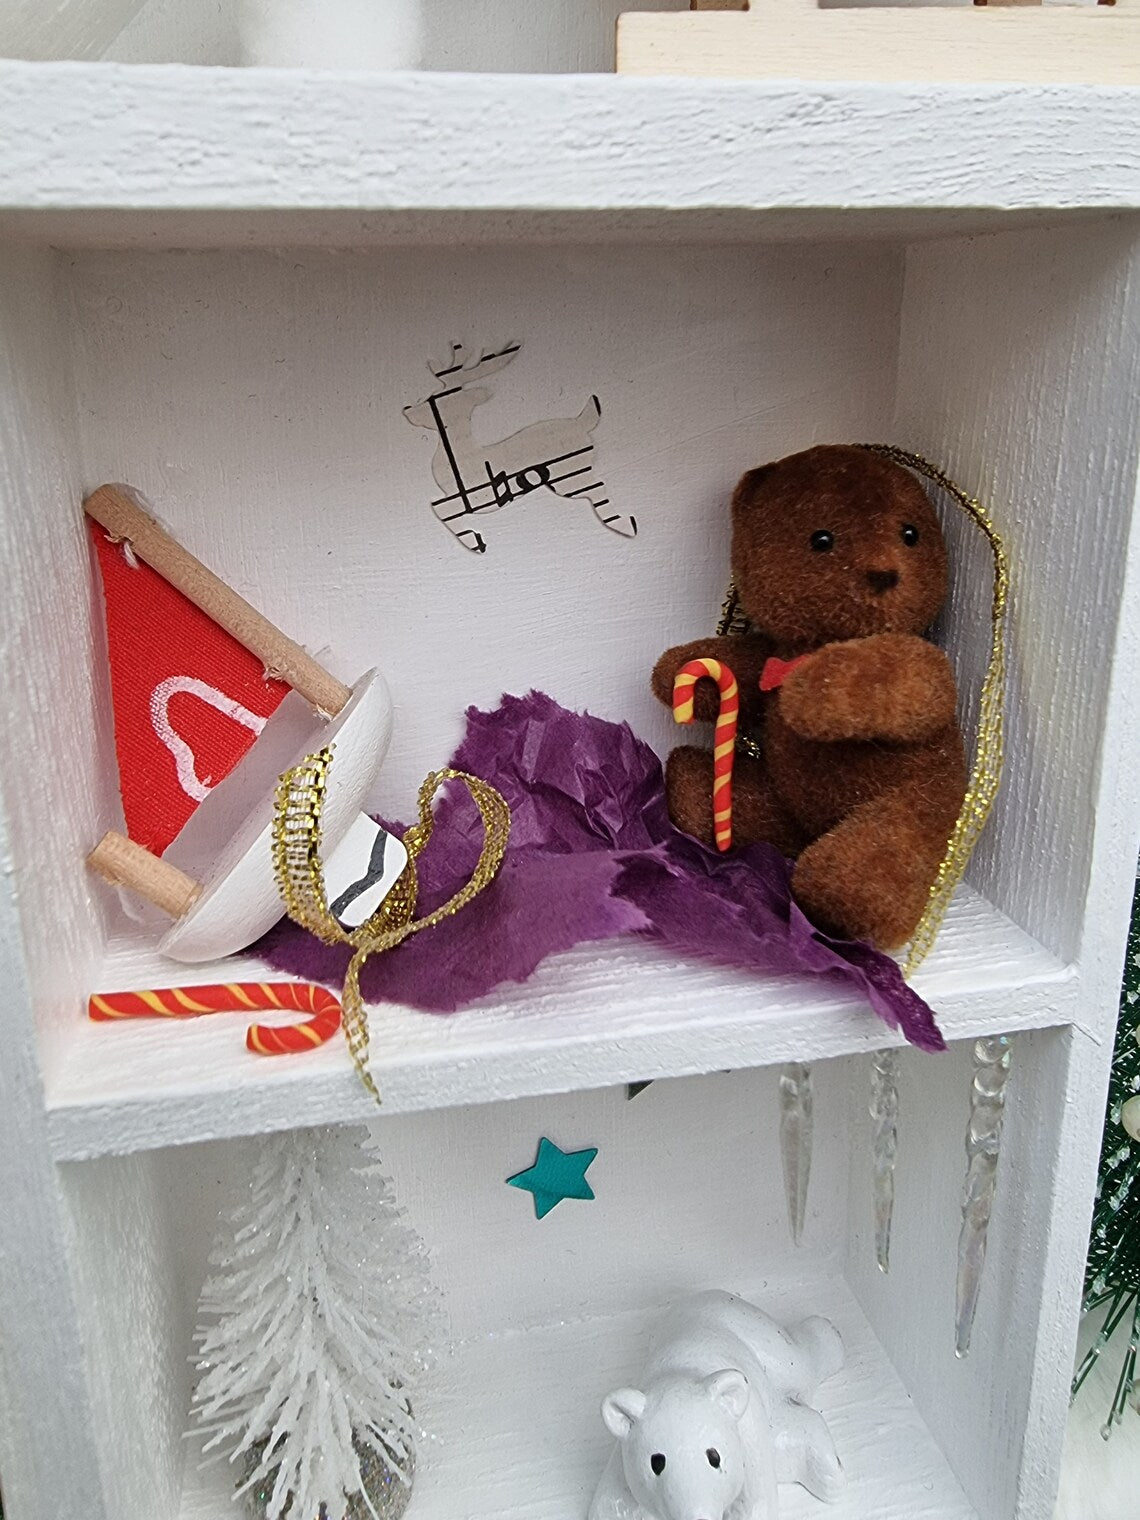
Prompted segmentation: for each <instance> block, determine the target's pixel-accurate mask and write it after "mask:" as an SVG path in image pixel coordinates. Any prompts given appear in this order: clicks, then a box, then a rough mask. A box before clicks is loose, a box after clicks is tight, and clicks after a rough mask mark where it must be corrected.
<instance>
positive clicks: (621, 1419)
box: [602, 1388, 646, 1441]
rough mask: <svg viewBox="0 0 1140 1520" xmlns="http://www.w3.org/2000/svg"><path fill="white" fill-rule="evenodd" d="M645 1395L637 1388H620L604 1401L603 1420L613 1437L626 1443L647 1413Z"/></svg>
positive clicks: (609, 1394) (608, 1395)
mask: <svg viewBox="0 0 1140 1520" xmlns="http://www.w3.org/2000/svg"><path fill="white" fill-rule="evenodd" d="M645 1404H646V1399H645V1395H644V1394H643V1393H641V1392H640V1391H639V1390H638V1389H636V1388H619V1389H618V1391H617V1392H616V1393H608V1394H607V1395H606V1397H605V1398H604V1399H603V1400H602V1419H603V1420H604V1421H605V1422H606V1429H607V1430H608V1431H609V1433H610V1435H611V1436H616V1437H617V1439H618V1440H619V1441H624V1440H625V1438H626V1436H628V1435H629V1433H630V1431H631V1430H632V1429H633V1427H634V1426H635V1425H636V1424H637V1422H638V1420H640V1419H641V1416H642V1415H643V1414H644V1413H645Z"/></svg>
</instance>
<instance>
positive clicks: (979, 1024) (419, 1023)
mask: <svg viewBox="0 0 1140 1520" xmlns="http://www.w3.org/2000/svg"><path fill="white" fill-rule="evenodd" d="M266 974H267V972H266V968H265V963H264V962H263V961H255V960H253V959H251V958H249V957H248V956H247V957H241V958H238V959H231V960H229V961H227V962H226V963H225V965H224V966H223V965H220V964H219V965H218V966H215V967H211V966H197V967H193V968H191V967H180V966H178V965H176V964H174V963H172V962H170V961H165V960H163V958H162V957H161V956H159V955H157V954H156V953H155V952H154V950H153V949H152V948H148V947H145V946H140V945H138V944H137V943H135V944H132V943H130V942H127V943H125V944H124V945H122V947H121V948H112V950H111V952H110V954H109V955H108V957H107V959H106V961H105V962H104V964H103V966H102V967H101V968H100V971H99V973H98V978H97V985H98V990H100V991H107V992H111V991H115V992H118V991H126V990H130V989H132V988H136V987H159V986H172V985H176V984H178V983H179V982H181V983H182V984H186V983H187V982H189V981H203V982H209V981H215V980H223V979H224V980H233V979H235V978H238V977H240V978H241V979H248V980H259V979H262V978H264V977H265V976H266ZM916 986H917V987H918V988H919V989H920V990H921V991H922V993H923V995H924V996H925V997H927V998H928V999H929V1000H930V1002H931V1003H932V1005H933V1006H934V1007H935V1008H936V1009H937V1011H938V1015H939V1019H940V1022H941V1025H942V1028H943V1031H944V1032H945V1034H946V1037H947V1038H948V1039H965V1038H969V1037H976V1036H977V1035H979V1034H981V1033H983V1032H984V1031H986V1030H988V1029H990V1028H991V1027H992V1020H993V1011H994V1006H995V1002H996V1003H1000V1006H1001V1008H1002V1020H1003V1028H1009V1029H1011V1030H1012V1029H1019V1028H1033V1027H1037V1026H1040V1025H1058V1024H1063V1023H1068V1022H1070V1021H1073V1022H1079V1021H1080V1019H1081V1015H1082V1008H1081V1003H1080V998H1079V995H1078V987H1077V982H1076V979H1075V977H1074V975H1073V974H1072V972H1071V970H1070V969H1069V968H1066V967H1064V966H1063V965H1061V964H1060V963H1059V962H1058V961H1056V960H1055V959H1054V958H1053V957H1051V956H1050V955H1048V954H1047V953H1046V952H1045V951H1043V950H1042V949H1041V948H1040V946H1039V945H1037V944H1036V943H1035V942H1034V941H1032V940H1031V939H1029V937H1028V936H1027V935H1025V934H1023V933H1022V932H1021V931H1020V930H1018V929H1016V928H1015V927H1014V926H1013V925H1012V924H1011V923H1010V922H1009V920H1008V919H1003V918H1001V916H1000V915H998V914H996V913H995V911H994V910H993V909H992V908H991V907H989V905H988V904H986V903H985V902H984V901H983V900H982V899H980V898H978V897H977V896H974V895H971V894H970V893H969V892H968V891H965V892H964V893H963V894H962V896H961V898H960V899H959V901H957V902H956V903H955V904H954V907H953V908H952V910H951V915H950V919H949V922H948V924H947V927H946V929H945V930H944V933H943V938H942V940H941V941H940V942H939V945H938V947H937V948H936V950H935V952H934V954H933V955H932V956H931V957H930V960H929V961H928V962H927V965H926V966H925V967H924V968H923V970H922V972H921V973H920V975H919V978H917V979H916ZM92 990H95V988H94V987H93V988H92ZM245 1022H246V1021H245V1020H243V1018H242V1017H241V1015H240V1014H235V1015H233V1016H227V1015H220V1016H218V1017H217V1018H209V1019H195V1020H188V1021H186V1022H185V1023H179V1024H171V1023H170V1022H168V1021H166V1020H153V1021H151V1020H138V1021H132V1022H130V1023H125V1022H124V1023H119V1024H113V1025H108V1024H90V1023H82V1024H80V1025H79V1026H78V1027H76V1028H75V1029H74V1030H73V1033H72V1037H71V1040H70V1042H69V1046H68V1050H67V1053H66V1056H65V1058H64V1060H63V1062H62V1063H61V1065H60V1067H59V1068H58V1070H57V1071H56V1072H55V1074H54V1077H53V1080H52V1081H51V1083H50V1086H49V1089H48V1095H47V1104H48V1124H49V1127H50V1132H51V1137H52V1148H53V1151H54V1153H55V1154H56V1156H57V1157H59V1158H61V1159H75V1158H81V1157H87V1156H98V1155H102V1154H105V1153H120V1152H130V1151H134V1150H138V1149H140V1148H143V1147H153V1146H160V1145H169V1144H172V1143H176V1142H185V1141H191V1140H203V1139H210V1138H212V1137H214V1136H220V1135H234V1134H251V1133H256V1132H257V1131H260V1130H273V1129H285V1128H288V1127H290V1126H291V1125H294V1124H316V1123H319V1122H320V1120H321V1119H322V1117H323V1116H325V1115H327V1114H329V1113H336V1114H339V1115H341V1116H343V1117H345V1118H349V1117H356V1118H367V1117H368V1116H369V1115H370V1114H371V1113H372V1111H373V1110H372V1100H371V1098H370V1097H369V1095H368V1094H367V1092H365V1090H364V1089H363V1087H362V1086H361V1084H360V1081H359V1079H358V1077H357V1076H356V1073H355V1071H354V1070H353V1068H352V1064H351V1061H350V1059H349V1056H348V1052H347V1050H346V1049H345V1048H344V1044H343V1042H342V1041H341V1039H340V1038H339V1037H338V1038H337V1039H336V1040H334V1041H332V1042H331V1043H330V1044H328V1045H326V1046H323V1047H322V1048H321V1049H319V1050H315V1051H313V1052H312V1053H306V1055H305V1056H304V1058H303V1059H301V1058H297V1059H290V1060H284V1059H282V1060H267V1059H265V1058H263V1057H257V1056H254V1055H251V1054H250V1053H249V1051H247V1050H246V1049H245V1045H244V1038H243V1032H244V1028H245ZM371 1024H372V1031H373V1043H372V1063H371V1065H372V1072H373V1075H374V1077H375V1079H376V1082H377V1084H378V1086H379V1087H380V1089H381V1092H382V1094H383V1102H384V1109H385V1111H386V1112H391V1113H407V1112H414V1111H416V1110H418V1109H430V1108H445V1107H452V1106H457V1105H462V1104H468V1103H486V1102H491V1101H497V1100H502V1099H509V1098H519V1097H525V1096H529V1095H531V1094H535V1093H556V1092H564V1091H567V1090H571V1089H577V1088H596V1087H607V1086H612V1085H614V1084H616V1083H621V1082H627V1081H638V1080H646V1079H649V1078H653V1077H665V1076H678V1075H682V1074H689V1073H699V1072H705V1071H717V1070H721V1069H725V1068H728V1067H744V1066H768V1065H773V1064H777V1063H779V1062H781V1061H787V1060H804V1059H818V1058H822V1057H826V1056H832V1055H839V1054H843V1053H845V1052H848V1051H870V1050H874V1049H876V1048H878V1047H879V1046H881V1045H891V1044H897V1043H899V1039H900V1037H899V1036H898V1035H897V1034H895V1033H893V1032H892V1031H890V1030H888V1029H887V1028H886V1027H885V1026H884V1025H883V1024H882V1023H881V1021H880V1020H879V1019H877V1018H876V1017H875V1015H874V1014H873V1013H871V1012H870V1010H869V1009H868V1008H867V1006H866V1004H865V1003H864V1002H862V1001H861V1000H860V999H859V998H858V997H857V996H855V995H853V994H852V993H849V992H848V991H846V989H844V988H843V987H842V986H833V985H830V984H828V983H826V982H816V981H814V980H807V979H802V978H797V977H769V978H758V977H755V976H749V975H747V974H745V973H743V972H735V971H729V970H725V969H722V968H719V967H716V966H714V965H711V964H705V965H700V964H697V963H691V962H690V963H688V964H686V963H684V962H678V961H677V959H676V958H675V957H674V956H672V955H668V954H666V953H665V952H663V951H662V950H660V949H659V948H658V947H656V946H653V945H640V944H636V943H620V944H612V945H603V946H589V945H587V946H583V947H581V948H580V949H578V950H575V951H571V952H569V953H568V954H566V955H563V956H559V957H557V958H556V959H555V960H552V961H550V962H549V963H547V964H546V965H545V966H543V967H541V968H540V969H539V971H538V972H537V973H536V974H535V976H534V977H533V978H532V979H531V980H530V981H529V982H527V983H526V984H524V985H522V986H515V987H509V988H505V989H502V990H501V991H500V992H498V993H496V994H494V995H493V996H492V997H491V998H488V999H486V1000H484V1003H483V1004H482V1005H481V1006H479V1007H477V1008H473V1009H471V1010H468V1011H464V1012H461V1013H457V1014H451V1015H447V1016H444V1015H437V1014H425V1013H419V1012H416V1011H415V1010H414V1009H410V1008H403V1007H394V1006H391V1005H387V1006H383V1007H379V1008H377V1009H376V1010H375V1011H374V1013H373V1015H372V1019H371ZM239 1094H240V1101H238V1100H237V1097H238V1095H239Z"/></svg>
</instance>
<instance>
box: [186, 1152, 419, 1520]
mask: <svg viewBox="0 0 1140 1520" xmlns="http://www.w3.org/2000/svg"><path fill="white" fill-rule="evenodd" d="M210 1265H211V1268H212V1269H213V1271H212V1275H211V1276H210V1277H209V1278H208V1279H207V1281H206V1283H205V1285H204V1287H203V1289H202V1297H201V1300H200V1303H199V1310H198V1323H199V1328H198V1331H197V1333H196V1336H195V1339H196V1341H197V1342H198V1348H199V1349H198V1353H197V1356H196V1358H195V1360H196V1364H197V1367H198V1371H199V1376H198V1381H197V1385H196V1387H195V1389H194V1397H193V1404H192V1414H193V1417H194V1420H195V1422H196V1424H197V1426H198V1427H199V1429H200V1430H201V1431H202V1432H204V1434H205V1435H206V1440H205V1444H204V1450H205V1451H206V1452H207V1453H210V1452H213V1453H216V1454H217V1455H218V1456H225V1457H228V1458H229V1459H230V1460H231V1461H233V1462H235V1463H238V1464H240V1466H239V1471H240V1472H241V1474H242V1475H243V1476H244V1481H243V1482H241V1483H240V1485H239V1486H238V1493H242V1492H247V1491H250V1490H253V1489H255V1488H257V1489H258V1492H259V1494H262V1495H263V1496H264V1509H263V1511H262V1512H263V1513H264V1514H265V1516H266V1517H267V1520H279V1517H281V1516H283V1515H286V1514H287V1515H288V1516H290V1517H291V1520H315V1517H317V1516H318V1515H322V1516H327V1520H341V1517H342V1516H343V1515H345V1514H346V1512H347V1513H352V1514H354V1515H355V1514H360V1515H366V1514H371V1515H372V1516H373V1517H374V1520H386V1516H387V1515H389V1514H392V1513H398V1512H399V1511H400V1510H402V1508H403V1505H402V1504H397V1505H393V1504H391V1503H390V1502H380V1503H379V1506H377V1504H376V1503H374V1500H373V1495H374V1493H375V1488H376V1485H375V1482H374V1481H373V1482H371V1483H370V1482H369V1476H370V1474H372V1475H374V1474H375V1473H376V1472H377V1471H380V1472H382V1473H383V1475H384V1480H385V1482H386V1483H390V1484H391V1485H392V1486H393V1487H394V1488H396V1489H399V1490H401V1491H403V1493H406V1491H407V1488H408V1486H410V1483H411V1475H412V1468H413V1465H414V1460H415V1446H414V1440H415V1421H414V1402H413V1401H414V1396H415V1382H416V1377H417V1374H418V1373H419V1372H420V1371H421V1370H422V1367H423V1357H424V1352H425V1348H426V1343H427V1340H428V1338H429V1336H430V1335H431V1334H432V1332H433V1330H434V1329H435V1328H436V1326H437V1324H438V1319H437V1316H438V1314H439V1306H438V1298H437V1295H436V1292H435V1289H434V1287H433V1285H432V1281H431V1276H430V1267H429V1262H428V1258H427V1253H426V1251H425V1249H424V1246H423V1243H422V1242H421V1240H420V1239H419V1237H418V1235H416V1233H415V1231H414V1230H413V1229H412V1228H411V1227H410V1225H409V1224H408V1223H407V1222H406V1220H405V1218H404V1216H403V1213H402V1211H401V1209H400V1208H399V1206H398V1205H397V1203H396V1200H395V1197H394V1195H393V1192H392V1187H391V1184H390V1182H389V1181H388V1179H387V1178H386V1177H385V1175H384V1174H383V1172H382V1170H381V1168H380V1166H379V1164H378V1162H377V1160H376V1157H375V1153H374V1152H373V1151H372V1150H371V1145H370V1140H369V1136H368V1132H367V1130H364V1129H361V1128H355V1129H343V1128H340V1129H319V1130H318V1129H309V1130H297V1131H294V1132H292V1133H290V1134H285V1135H275V1136H270V1137H269V1138H267V1139H265V1140H264V1141H262V1142H261V1143H260V1148H259V1155H258V1159H257V1162H256V1164H255V1166H254V1168H253V1173H252V1177H251V1179H250V1182H249V1190H248V1195H247V1196H245V1197H243V1199H242V1201H241V1202H240V1203H239V1204H238V1205H237V1207H236V1208H235V1209H234V1210H233V1213H232V1214H231V1215H230V1217H229V1220H228V1221H227V1223H226V1224H225V1225H223V1227H222V1229H221V1231H220V1233H219V1237H218V1240H217V1241H216V1243H215V1246H214V1250H213V1252H212V1254H211V1257H210ZM391 1497H392V1498H393V1499H394V1498H398V1497H399V1495H396V1494H393V1495H392V1496H391Z"/></svg>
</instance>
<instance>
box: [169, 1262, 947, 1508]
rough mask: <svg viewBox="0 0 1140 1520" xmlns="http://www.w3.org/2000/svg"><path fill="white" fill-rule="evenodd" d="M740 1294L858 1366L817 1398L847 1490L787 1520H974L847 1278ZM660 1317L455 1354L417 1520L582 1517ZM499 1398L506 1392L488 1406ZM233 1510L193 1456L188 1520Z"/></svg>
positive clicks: (749, 1283)
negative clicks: (828, 1323) (622, 1396)
mask: <svg viewBox="0 0 1140 1520" xmlns="http://www.w3.org/2000/svg"><path fill="white" fill-rule="evenodd" d="M719 1280H720V1279H718V1281H719ZM731 1286H732V1287H733V1288H734V1289H738V1290H739V1291H740V1292H742V1293H746V1294H749V1295H751V1296H753V1297H755V1298H756V1299H758V1300H759V1301H760V1302H761V1303H762V1304H763V1306H764V1307H765V1308H767V1309H770V1310H772V1311H773V1312H775V1313H777V1314H779V1315H781V1316H786V1317H787V1318H789V1319H792V1318H795V1317H796V1316H798V1315H803V1314H808V1313H818V1312H823V1313H825V1314H827V1315H828V1316H829V1317H831V1318H833V1319H834V1320H835V1322H836V1323H837V1325H838V1326H839V1328H840V1330H841V1332H842V1334H843V1338H844V1342H845V1346H846V1349H847V1355H848V1359H849V1360H848V1366H847V1368H846V1369H845V1371H844V1372H843V1373H841V1374H840V1375H839V1376H838V1377H836V1378H834V1379H831V1380H830V1381H829V1382H828V1383H826V1384H824V1386H823V1387H822V1388H821V1389H820V1390H819V1393H818V1394H817V1395H816V1396H815V1399H814V1402H815V1403H817V1404H818V1406H819V1407H820V1408H821V1410H822V1411H823V1413H824V1414H825V1416H826V1418H827V1421H828V1425H829V1427H830V1428H831V1430H832V1432H833V1433H834V1435H835V1439H836V1444H837V1447H838V1449H839V1452H840V1456H841V1458H842V1460H843V1462H844V1465H845V1467H846V1468H847V1472H848V1479H849V1481H848V1487H847V1492H846V1493H845V1494H844V1495H843V1497H842V1498H841V1499H840V1500H839V1501H838V1502H837V1503H835V1504H833V1505H827V1506H824V1505H822V1504H821V1503H820V1501H819V1500H818V1499H814V1498H813V1497H812V1496H811V1495H809V1494H808V1493H807V1492H806V1491H805V1490H803V1489H797V1488H791V1487H789V1488H783V1489H781V1491H780V1515H781V1520H818V1517H820V1516H821V1515H822V1516H826V1520H897V1517H899V1516H901V1515H903V1514H905V1516H906V1520H976V1512H975V1511H974V1509H973V1508H972V1507H971V1506H970V1505H969V1504H968V1503H967V1501H966V1499H965V1498H964V1497H963V1494H962V1491H961V1489H960V1488H959V1487H958V1485H957V1483H956V1482H955V1480H954V1478H953V1476H952V1474H951V1473H950V1471H949V1469H948V1467H947V1465H946V1462H945V1459H944V1458H943V1456H942V1454H941V1453H940V1451H939V1450H938V1447H937V1445H936V1444H935V1442H934V1441H933V1440H932V1438H931V1436H930V1434H929V1433H928V1431H927V1430H926V1429H925V1428H924V1427H923V1425H922V1422H921V1421H920V1420H919V1419H917V1418H916V1415H915V1412H914V1408H913V1405H911V1403H910V1401H909V1399H908V1398H907V1396H906V1393H905V1392H904V1390H903V1388H902V1387H901V1385H900V1384H899V1382H898V1380H897V1378H896V1377H895V1376H894V1374H893V1372H892V1371H891V1368H890V1364H889V1363H888V1362H887V1360H886V1358H885V1357H884V1355H883V1353H882V1350H881V1348H880V1347H879V1346H878V1344H877V1343H876V1341H875V1339H874V1337H873V1335H872V1334H871V1333H870V1332H869V1330H868V1329H867V1326H866V1323H865V1321H864V1320H863V1318H862V1316H861V1315H860V1313H859V1309H858V1307H857V1305H856V1304H855V1302H854V1301H853V1299H852V1298H851V1296H850V1294H849V1293H848V1292H847V1291H846V1290H845V1289H844V1286H843V1284H842V1281H841V1280H838V1279H830V1278H828V1277H826V1276H824V1275H822V1274H819V1273H818V1272H813V1271H811V1270H810V1269H808V1270H803V1269H801V1270H800V1271H799V1272H796V1273H795V1274H794V1275H791V1276H789V1277H787V1278H780V1279H773V1278H772V1277H767V1278H763V1279H758V1278H755V1277H753V1276H751V1275H750V1274H746V1275H744V1276H742V1277H737V1278H734V1279H733V1280H732V1281H731ZM659 1317H660V1310H659V1308H656V1309H654V1310H651V1311H648V1312H646V1311H644V1310H643V1311H640V1312H632V1313H628V1314H624V1315H614V1316H610V1317H608V1318H602V1319H590V1320H585V1321H579V1322H577V1323H569V1324H567V1323H562V1324H555V1325H552V1326H549V1327H545V1328H542V1329H537V1330H532V1331H530V1332H526V1333H515V1334H510V1333H508V1334H506V1335H503V1336H496V1337H482V1338H480V1339H479V1340H477V1341H475V1342H473V1343H470V1344H467V1345H462V1346H460V1347H458V1348H457V1349H456V1351H455V1353H454V1355H453V1357H452V1358H450V1359H448V1360H445V1361H443V1362H442V1363H441V1365H440V1367H439V1371H438V1374H437V1376H436V1379H435V1384H436V1386H435V1387H432V1386H431V1384H430V1383H429V1385H428V1388H427V1390H426V1391H425V1395H424V1397H423V1399H422V1401H421V1408H422V1413H423V1419H424V1422H425V1424H428V1425H430V1427H431V1429H432V1430H433V1432H434V1433H435V1435H436V1437H437V1439H436V1440H435V1441H433V1442H432V1443H431V1444H430V1445H428V1447H427V1449H426V1453H425V1457H424V1465H423V1469H422V1475H417V1479H416V1494H415V1499H414V1501H413V1502H414V1509H413V1510H412V1511H411V1513H413V1514H414V1515H415V1517H416V1520H456V1517H457V1516H463V1517H464V1520H568V1517H576V1516H581V1515H584V1514H585V1512H586V1507H587V1505H588V1503H589V1497H590V1492H591V1490H592V1488H593V1486H594V1484H595V1483H596V1481H597V1479H598V1477H599V1475H600V1473H601V1470H602V1468H603V1466H604V1465H605V1461H606V1456H607V1452H608V1448H609V1446H611V1445H612V1441H611V1439H610V1437H609V1435H608V1433H607V1432H606V1431H605V1429H604V1427H603V1426H602V1422H601V1418H600V1415H599V1406H600V1403H601V1399H602V1396H603V1395H604V1394H605V1393H606V1392H607V1391H608V1390H609V1388H610V1387H611V1386H614V1385H615V1384H621V1383H622V1382H627V1381H628V1380H629V1379H630V1378H631V1377H632V1376H633V1375H634V1374H635V1373H636V1371H637V1369H638V1368H639V1367H640V1365H641V1362H642V1360H643V1358H644V1354H645V1348H646V1345H647V1343H648V1340H649V1337H650V1336H651V1334H652V1331H653V1327H654V1324H655V1322H656V1321H657V1319H658V1318H659ZM488 1387H493V1388H495V1389H496V1394H495V1396H494V1397H493V1398H490V1399H489V1398H488V1397H487V1393H486V1390H487V1388H488ZM888 1472H889V1473H890V1481H889V1482H885V1481H884V1474H885V1473H888ZM900 1505H905V1509H903V1508H900ZM229 1508H230V1506H229V1497H228V1492H227V1487H226V1475H225V1473H224V1471H219V1470H218V1469H216V1468H214V1469H206V1470H205V1471H204V1472H202V1471H199V1470H198V1469H197V1466H196V1464H195V1458H194V1454H193V1452H192V1453H191V1454H190V1456H189V1458H188V1460H187V1490H186V1494H185V1497H184V1500H183V1506H182V1509H181V1510H180V1511H179V1520H224V1517H225V1516H226V1515H227V1513H228V1511H229Z"/></svg>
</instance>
